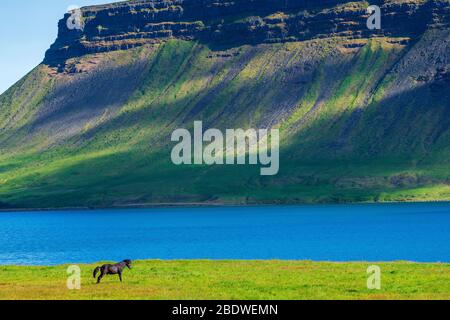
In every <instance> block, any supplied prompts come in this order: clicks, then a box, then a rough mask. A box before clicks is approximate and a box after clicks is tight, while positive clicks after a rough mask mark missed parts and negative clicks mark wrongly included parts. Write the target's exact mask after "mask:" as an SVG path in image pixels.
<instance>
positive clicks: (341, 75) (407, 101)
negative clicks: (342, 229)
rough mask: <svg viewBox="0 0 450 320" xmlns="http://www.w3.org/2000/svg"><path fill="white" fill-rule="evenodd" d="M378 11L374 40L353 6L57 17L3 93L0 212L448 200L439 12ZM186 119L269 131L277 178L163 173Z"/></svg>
mask: <svg viewBox="0 0 450 320" xmlns="http://www.w3.org/2000/svg"><path fill="white" fill-rule="evenodd" d="M200 4H202V7H201V8H202V9H201V10H200V9H199V7H198V6H199V5H200ZM378 4H379V5H380V6H381V8H382V12H384V15H383V20H382V30H376V31H370V30H368V29H367V28H366V26H365V22H366V19H367V14H366V11H365V9H366V8H367V6H368V3H366V2H364V1H354V2H351V1H300V0H298V1H286V3H284V4H280V2H279V1H269V0H255V1H234V2H228V1H203V2H202V1H198V0H184V1H181V0H180V1H173V2H171V1H129V2H126V3H119V4H113V5H105V6H96V7H87V8H83V10H82V12H83V17H84V21H85V24H86V25H85V28H84V30H83V31H76V30H69V29H67V28H66V27H65V22H66V20H67V19H68V17H69V15H66V16H65V18H64V19H63V20H61V22H60V25H59V27H60V31H59V35H58V39H57V40H56V42H55V44H54V45H53V46H52V47H51V49H50V50H49V51H48V52H47V54H46V58H45V59H44V62H43V63H42V64H41V65H39V66H38V67H36V69H34V70H33V71H32V72H30V74H28V75H27V76H26V77H25V78H24V79H22V80H21V81H19V82H18V83H17V84H16V85H14V86H13V87H12V88H11V89H9V90H8V91H7V92H6V93H5V94H3V95H2V96H1V97H0V150H1V154H0V206H2V207H4V208H8V207H22V208H25V207H26V208H34V207H41V208H42V207H71V206H75V207H78V206H91V207H98V206H121V205H141V204H150V203H169V202H170V203H196V202H208V203H297V202H340V201H393V200H396V201H411V200H450V186H449V183H450V176H449V174H448V172H449V168H450V131H449V128H450V103H449V101H450V97H449V92H450V91H449V86H450V81H449V79H450V77H449V69H450V64H449V58H450V57H449V56H450V42H449V40H450V39H449V36H450V29H449V27H448V26H449V24H448V22H449V15H448V13H449V11H450V9H449V7H450V2H449V1H431V0H430V1H426V0H420V1H419V0H414V1H413V0H409V1H378ZM100 26H101V27H100ZM196 120H202V121H203V123H204V126H205V127H209V128H219V129H226V128H269V127H274V128H279V129H280V130H281V140H280V144H281V154H280V162H281V164H280V172H279V174H278V175H276V176H273V177H264V176H260V175H259V167H256V166H247V165H241V166H211V167H208V166H175V165H173V164H172V162H171V160H170V151H171V148H172V147H173V145H174V144H173V143H172V142H170V135H171V133H172V131H173V130H174V129H176V128H192V126H193V123H194V121H196Z"/></svg>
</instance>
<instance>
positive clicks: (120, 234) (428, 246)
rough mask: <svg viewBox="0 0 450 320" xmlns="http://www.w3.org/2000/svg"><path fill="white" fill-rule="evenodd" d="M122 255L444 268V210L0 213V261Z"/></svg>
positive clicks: (447, 252) (447, 221)
mask: <svg viewBox="0 0 450 320" xmlns="http://www.w3.org/2000/svg"><path fill="white" fill-rule="evenodd" d="M126 258H127V259H128V258H129V259H133V260H134V259H203V258H204V259H302V260H303V259H308V260H321V261H324V260H330V261H360V260H366V261H391V260H410V261H421V262H437V261H442V262H450V204H449V203H441V204H383V205H327V206H319V205H317V206H294V207H214V208H174V209H143V210H98V211H52V212H15V213H0V265H5V264H16V265H54V264H62V263H76V262H80V263H82V262H96V261H101V260H108V261H110V260H112V261H119V260H123V259H126Z"/></svg>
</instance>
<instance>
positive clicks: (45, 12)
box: [0, 0, 117, 94]
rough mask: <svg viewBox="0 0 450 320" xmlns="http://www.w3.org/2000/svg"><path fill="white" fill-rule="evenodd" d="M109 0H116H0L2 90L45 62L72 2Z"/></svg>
mask: <svg viewBox="0 0 450 320" xmlns="http://www.w3.org/2000/svg"><path fill="white" fill-rule="evenodd" d="M110 2H117V1H113V0H1V1H0V94H1V93H3V92H4V91H6V90H7V89H8V88H9V87H11V86H12V85H13V84H14V83H16V82H17V81H18V80H20V79H21V78H22V77H23V76H25V75H26V74H27V73H28V72H30V71H31V70H32V69H33V68H34V67H36V66H37V65H38V64H39V63H40V62H42V60H43V59H44V55H45V51H46V50H47V49H48V48H49V47H50V45H51V44H52V43H53V42H54V41H55V39H56V35H57V34H58V21H59V20H60V19H61V18H62V17H63V16H64V13H65V12H66V11H67V8H68V7H69V6H71V5H76V6H79V7H82V6H86V5H94V4H103V3H110Z"/></svg>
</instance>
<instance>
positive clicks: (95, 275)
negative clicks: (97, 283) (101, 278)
mask: <svg viewBox="0 0 450 320" xmlns="http://www.w3.org/2000/svg"><path fill="white" fill-rule="evenodd" d="M100 270H101V268H100V267H97V268H95V269H94V278H96V277H97V273H98V272H99V271H100Z"/></svg>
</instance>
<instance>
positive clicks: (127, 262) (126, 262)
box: [123, 259, 131, 269]
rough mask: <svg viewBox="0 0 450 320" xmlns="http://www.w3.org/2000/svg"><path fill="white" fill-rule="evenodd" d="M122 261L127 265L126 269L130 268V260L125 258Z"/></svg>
mask: <svg viewBox="0 0 450 320" xmlns="http://www.w3.org/2000/svg"><path fill="white" fill-rule="evenodd" d="M123 262H125V265H126V266H127V268H128V269H131V260H129V259H127V260H123Z"/></svg>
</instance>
